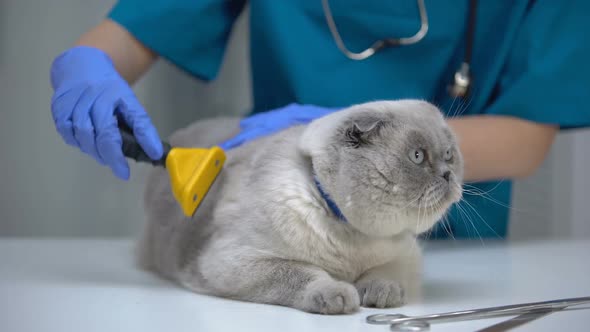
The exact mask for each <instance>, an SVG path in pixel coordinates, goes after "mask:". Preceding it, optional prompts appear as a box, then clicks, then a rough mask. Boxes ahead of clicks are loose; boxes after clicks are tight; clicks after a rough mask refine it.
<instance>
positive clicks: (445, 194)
mask: <svg viewBox="0 0 590 332" xmlns="http://www.w3.org/2000/svg"><path fill="white" fill-rule="evenodd" d="M460 199H461V189H460V186H458V185H457V184H455V183H451V184H435V185H433V186H430V187H428V188H426V190H424V192H423V193H422V195H421V196H420V198H419V199H418V201H417V202H416V207H417V208H418V209H422V210H425V211H432V212H435V213H436V212H443V211H445V210H446V209H448V208H449V206H451V204H453V203H455V202H456V201H458V200H460Z"/></svg>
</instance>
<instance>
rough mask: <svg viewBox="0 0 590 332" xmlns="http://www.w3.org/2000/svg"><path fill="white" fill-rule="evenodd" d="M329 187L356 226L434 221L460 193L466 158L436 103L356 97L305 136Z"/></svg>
mask: <svg viewBox="0 0 590 332" xmlns="http://www.w3.org/2000/svg"><path fill="white" fill-rule="evenodd" d="M299 147H300V149H301V150H302V151H303V153H304V154H306V155H308V156H309V157H310V158H311V162H312V168H313V172H314V173H315V175H316V177H317V179H318V180H319V182H320V183H321V185H322V187H323V189H324V190H325V191H326V192H327V193H328V194H329V195H330V197H331V198H332V199H333V201H334V202H335V203H336V205H337V206H338V207H339V208H340V210H341V212H342V213H343V214H344V216H345V218H346V219H347V221H348V222H349V223H350V224H351V225H352V226H353V227H355V228H356V229H357V230H359V231H361V232H363V233H365V234H367V235H372V236H392V235H395V234H399V233H402V232H404V231H410V232H413V233H416V234H419V233H422V232H424V231H426V230H428V229H430V228H431V227H432V226H433V225H434V224H435V223H436V222H437V221H438V220H440V219H441V218H442V216H443V215H444V213H445V212H446V211H447V209H448V208H449V207H450V206H451V204H453V203H454V202H457V201H458V200H459V199H460V198H461V192H462V190H461V184H462V180H463V159H462V156H461V154H460V151H459V149H458V146H457V141H456V138H455V135H454V134H453V132H452V131H451V130H450V129H449V127H448V125H447V123H446V122H445V120H444V118H443V116H442V114H441V112H440V111H439V109H438V108H436V107H435V106H434V105H432V104H430V103H427V102H424V101H419V100H400V101H377V102H371V103H366V104H360V105H355V106H352V107H350V108H347V109H345V110H342V111H339V112H336V113H333V114H330V115H328V116H325V117H323V118H320V119H318V120H316V121H314V122H312V123H311V124H310V125H309V126H308V127H307V128H306V130H305V132H304V133H303V135H302V137H301V141H300V144H299Z"/></svg>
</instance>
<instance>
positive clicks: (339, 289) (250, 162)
mask: <svg viewBox="0 0 590 332" xmlns="http://www.w3.org/2000/svg"><path fill="white" fill-rule="evenodd" d="M238 121H239V120H238V119H233V118H224V119H213V120H205V121H201V122H197V123H194V124H193V125H191V126H189V127H187V128H185V129H182V130H180V131H178V132H176V133H175V134H174V135H172V137H171V139H170V141H171V143H172V144H173V145H176V146H210V145H213V144H215V143H218V142H220V141H222V140H224V139H227V138H229V137H231V136H232V135H234V134H235V133H236V132H237V131H238ZM227 158H228V159H227V161H226V164H225V166H224V169H223V171H222V172H221V173H220V175H219V176H218V178H217V180H216V182H215V183H214V185H213V186H212V187H211V189H210V191H209V193H208V194H207V196H206V198H205V199H204V200H203V202H202V203H201V206H200V207H199V209H198V210H197V213H196V214H195V216H194V217H193V218H192V219H189V218H186V217H184V215H183V214H182V212H181V209H180V208H179V206H178V205H177V203H176V201H175V200H174V198H173V196H172V193H171V191H170V185H169V180H168V175H167V173H166V171H165V170H162V169H155V170H154V171H153V173H152V175H151V177H150V179H149V182H148V184H147V187H146V194H145V205H146V211H147V219H148V220H147V226H146V229H145V232H144V235H143V238H142V240H141V242H140V246H139V261H140V264H141V265H142V266H143V267H144V268H148V269H151V270H153V271H156V272H157V273H159V274H160V275H162V276H164V277H166V278H169V279H171V280H174V281H176V282H178V283H179V284H181V285H183V286H185V287H187V288H189V289H191V290H193V291H195V292H198V293H203V294H210V295H215V296H221V297H227V298H232V299H238V300H245V301H253V302H260V303H269V304H276V305H283V306H289V307H293V308H297V309H300V310H304V311H308V312H314V313H323V314H341V313H351V312H354V311H355V310H357V309H358V308H359V305H361V306H366V307H379V308H384V307H392V306H399V305H402V304H404V303H405V302H406V301H407V300H408V299H410V298H413V297H415V296H417V295H418V294H419V290H420V280H421V278H420V270H421V252H420V248H419V246H418V243H417V240H416V235H417V234H420V233H422V232H424V231H426V230H428V229H430V228H431V227H432V226H433V225H434V224H435V223H436V222H437V221H438V220H439V219H440V218H441V217H442V216H443V214H444V213H445V212H446V210H447V209H448V207H449V206H450V205H451V204H452V203H454V202H456V201H457V200H459V199H460V197H461V181H462V176H463V161H462V158H461V155H460V152H459V150H458V148H457V143H456V139H455V136H454V135H453V133H452V132H451V130H450V129H449V127H448V126H447V124H446V122H445V121H444V118H443V116H442V115H441V113H440V111H439V110H438V109H437V108H436V107H434V106H433V105H431V104H429V103H426V102H423V101H418V100H400V101H377V102H371V103H366V104H359V105H355V106H352V107H349V108H347V109H345V110H342V111H339V112H336V113H332V114H330V115H328V116H325V117H323V118H320V119H318V120H315V121H313V122H312V123H310V124H309V125H299V126H295V127H292V128H290V129H287V130H285V131H282V132H279V133H277V134H274V135H271V136H268V137H264V138H260V139H257V140H255V141H252V142H249V143H247V144H245V145H243V146H241V147H239V148H236V149H233V150H230V151H229V152H228V153H227ZM314 179H316V180H317V183H316V182H315V181H314ZM318 184H319V186H321V187H318ZM325 195H328V196H329V197H326V196H325ZM328 200H331V201H333V202H334V203H335V205H336V206H337V207H338V209H339V210H340V212H339V213H341V214H342V218H339V216H338V214H339V213H337V212H336V211H335V210H334V209H333V208H331V207H330V206H329V205H328V203H327V202H328Z"/></svg>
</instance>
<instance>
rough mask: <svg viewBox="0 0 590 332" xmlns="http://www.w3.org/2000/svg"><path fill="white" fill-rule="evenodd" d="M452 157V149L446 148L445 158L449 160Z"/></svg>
mask: <svg viewBox="0 0 590 332" xmlns="http://www.w3.org/2000/svg"><path fill="white" fill-rule="evenodd" d="M452 158H453V150H451V149H447V151H445V160H446V161H449V160H451V159H452Z"/></svg>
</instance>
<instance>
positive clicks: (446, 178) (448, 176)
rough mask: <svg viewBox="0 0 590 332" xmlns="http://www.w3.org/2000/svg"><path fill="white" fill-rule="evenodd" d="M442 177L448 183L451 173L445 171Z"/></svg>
mask: <svg viewBox="0 0 590 332" xmlns="http://www.w3.org/2000/svg"><path fill="white" fill-rule="evenodd" d="M442 177H443V179H445V180H446V181H447V182H449V179H450V178H451V171H445V172H444V173H442Z"/></svg>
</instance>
